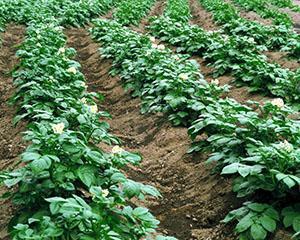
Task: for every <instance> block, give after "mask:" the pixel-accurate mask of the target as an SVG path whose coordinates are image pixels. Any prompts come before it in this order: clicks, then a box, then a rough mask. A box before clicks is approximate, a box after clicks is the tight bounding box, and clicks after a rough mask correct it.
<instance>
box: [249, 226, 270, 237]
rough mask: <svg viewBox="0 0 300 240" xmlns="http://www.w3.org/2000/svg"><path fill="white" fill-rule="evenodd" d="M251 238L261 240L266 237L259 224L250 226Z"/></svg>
mask: <svg viewBox="0 0 300 240" xmlns="http://www.w3.org/2000/svg"><path fill="white" fill-rule="evenodd" d="M251 236H252V237H253V239H254V240H263V239H265V238H266V236H267V231H266V230H265V229H264V228H263V227H262V226H261V225H259V224H256V223H255V224H253V225H252V226H251Z"/></svg>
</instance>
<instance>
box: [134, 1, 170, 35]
mask: <svg viewBox="0 0 300 240" xmlns="http://www.w3.org/2000/svg"><path fill="white" fill-rule="evenodd" d="M165 6H166V0H158V1H156V2H155V4H154V5H153V6H152V7H151V10H150V11H149V14H147V17H146V18H143V19H142V21H141V22H140V24H139V25H138V26H131V29H132V30H134V31H136V32H139V33H145V32H146V29H147V27H148V26H149V25H150V18H151V17H154V16H161V15H162V14H163V11H164V9H165Z"/></svg>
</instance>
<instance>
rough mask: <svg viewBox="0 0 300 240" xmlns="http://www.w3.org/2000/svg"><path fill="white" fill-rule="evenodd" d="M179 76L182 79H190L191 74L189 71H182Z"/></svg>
mask: <svg viewBox="0 0 300 240" xmlns="http://www.w3.org/2000/svg"><path fill="white" fill-rule="evenodd" d="M178 77H179V78H181V79H182V80H188V78H189V75H188V74H187V73H180V74H179V76H178Z"/></svg>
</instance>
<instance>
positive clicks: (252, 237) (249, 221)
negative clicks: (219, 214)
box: [223, 202, 279, 240]
mask: <svg viewBox="0 0 300 240" xmlns="http://www.w3.org/2000/svg"><path fill="white" fill-rule="evenodd" d="M232 220H237V221H238V224H237V225H236V228H235V231H236V232H237V233H239V235H240V238H239V239H241V240H248V239H249V240H263V239H266V236H267V234H268V233H273V232H274V231H275V229H276V226H277V222H278V221H279V214H278V212H277V211H276V210H275V209H274V208H273V207H272V206H270V205H268V204H260V203H251V202H247V203H245V204H244V206H243V207H241V208H239V209H237V210H233V211H231V212H230V213H229V214H228V215H227V216H226V218H225V219H224V220H223V221H224V222H225V223H227V222H230V221H232Z"/></svg>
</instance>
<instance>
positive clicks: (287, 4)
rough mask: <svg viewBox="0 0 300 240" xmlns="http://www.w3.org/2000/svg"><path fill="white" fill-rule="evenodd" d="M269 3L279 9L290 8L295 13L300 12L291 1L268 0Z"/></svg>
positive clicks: (298, 7)
mask: <svg viewBox="0 0 300 240" xmlns="http://www.w3.org/2000/svg"><path fill="white" fill-rule="evenodd" d="M270 3H271V4H272V5H274V6H277V7H279V8H290V9H292V10H293V11H295V12H300V6H299V5H297V4H295V3H294V2H293V0H270Z"/></svg>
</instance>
